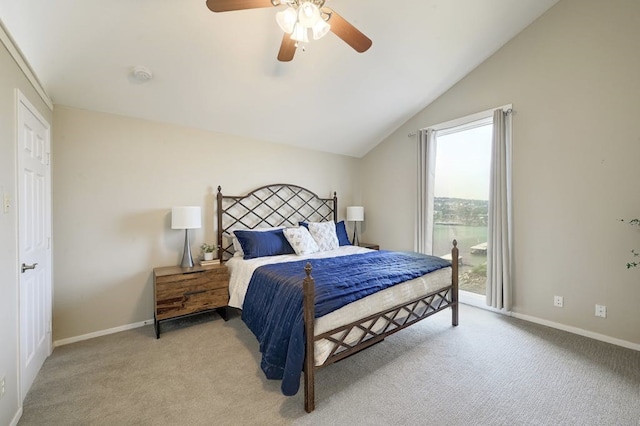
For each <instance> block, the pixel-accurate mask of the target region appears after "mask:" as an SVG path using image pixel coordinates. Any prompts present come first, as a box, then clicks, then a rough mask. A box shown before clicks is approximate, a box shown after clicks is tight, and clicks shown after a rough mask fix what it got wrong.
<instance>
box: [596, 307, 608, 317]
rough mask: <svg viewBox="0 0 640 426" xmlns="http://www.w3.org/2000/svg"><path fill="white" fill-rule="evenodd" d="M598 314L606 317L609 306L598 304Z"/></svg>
mask: <svg viewBox="0 0 640 426" xmlns="http://www.w3.org/2000/svg"><path fill="white" fill-rule="evenodd" d="M596 316H597V317H602V318H606V317H607V307H606V306H604V305H596Z"/></svg>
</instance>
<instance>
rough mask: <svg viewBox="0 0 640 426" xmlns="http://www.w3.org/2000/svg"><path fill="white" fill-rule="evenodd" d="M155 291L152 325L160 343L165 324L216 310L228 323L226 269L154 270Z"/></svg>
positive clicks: (217, 266)
mask: <svg viewBox="0 0 640 426" xmlns="http://www.w3.org/2000/svg"><path fill="white" fill-rule="evenodd" d="M153 289H154V302H155V303H154V306H155V311H154V315H153V319H154V324H153V325H154V327H155V330H156V338H157V339H159V338H160V323H161V322H162V321H166V320H171V319H175V318H179V317H184V316H187V315H194V314H200V313H203V312H209V311H212V310H217V311H218V313H219V314H220V316H221V317H222V318H224V320H225V321H226V320H227V312H226V309H225V307H226V306H227V304H228V303H229V272H228V271H227V267H226V266H225V265H221V264H217V265H208V266H200V265H196V266H194V267H193V268H182V267H180V266H166V267H162V268H154V270H153Z"/></svg>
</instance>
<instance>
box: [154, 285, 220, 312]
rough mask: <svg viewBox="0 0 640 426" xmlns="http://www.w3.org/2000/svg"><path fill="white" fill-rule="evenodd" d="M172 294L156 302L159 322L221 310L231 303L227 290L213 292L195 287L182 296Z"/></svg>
mask: <svg viewBox="0 0 640 426" xmlns="http://www.w3.org/2000/svg"><path fill="white" fill-rule="evenodd" d="M171 293H172V294H171V295H170V296H169V295H168V294H167V297H162V298H158V300H157V301H156V318H157V319H158V320H163V319H167V318H173V317H177V316H180V315H188V314H192V313H194V312H200V311H204V310H207V309H215V308H219V307H222V306H226V305H227V303H228V302H229V292H228V290H227V289H226V288H220V289H215V290H212V289H206V288H200V289H198V288H197V287H193V288H192V289H189V290H187V291H184V292H182V293H181V294H173V293H175V292H171Z"/></svg>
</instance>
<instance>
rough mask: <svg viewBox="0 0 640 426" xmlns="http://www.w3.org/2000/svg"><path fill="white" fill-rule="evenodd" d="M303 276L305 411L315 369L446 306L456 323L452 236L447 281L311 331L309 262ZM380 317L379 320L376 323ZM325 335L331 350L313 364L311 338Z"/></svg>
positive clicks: (311, 396)
mask: <svg viewBox="0 0 640 426" xmlns="http://www.w3.org/2000/svg"><path fill="white" fill-rule="evenodd" d="M305 272H306V277H305V279H304V282H303V289H304V301H303V304H304V306H303V309H304V327H305V329H304V330H305V360H304V409H305V411H306V412H307V413H310V412H312V411H313V410H314V409H315V370H316V369H317V368H321V367H324V366H326V365H329V364H332V363H334V362H337V361H340V360H341V359H344V358H346V357H348V356H350V355H353V354H354V353H356V352H359V351H361V350H363V349H365V348H368V347H369V346H372V345H374V344H376V343H378V342H380V341H382V340H383V339H384V338H385V337H386V336H389V335H390V334H393V333H395V332H397V331H399V330H401V329H403V328H405V327H408V326H410V325H412V324H414V323H416V322H418V321H420V320H423V319H425V318H427V317H429V316H431V315H433V314H435V313H437V312H440V311H442V310H444V309H446V308H451V309H452V317H451V323H452V325H454V326H457V325H458V243H457V241H456V240H453V248H452V249H451V285H450V286H447V287H444V288H441V289H439V290H437V291H434V292H431V293H429V294H427V295H425V296H422V297H419V298H417V299H414V300H411V301H409V302H408V303H405V304H402V305H398V306H395V307H393V308H391V309H388V310H385V311H383V312H379V313H377V314H374V315H370V316H368V317H366V318H363V319H361V320H358V321H356V322H353V323H351V324H347V325H344V326H341V327H338V328H336V329H333V330H330V331H327V332H325V333H322V334H320V335H318V336H316V335H315V331H314V323H315V283H314V280H313V277H312V276H311V272H312V268H311V264H309V263H307V265H306V267H305ZM380 321H382V323H380ZM376 324H384V327H382V330H377V329H378V328H379V326H378V327H376V329H374V325H376ZM353 330H358V331H359V332H360V333H361V337H360V338H359V339H358V340H357V342H356V343H348V342H347V341H346V338H347V336H349V334H350V333H351V331H353ZM321 339H327V340H329V341H331V342H332V343H333V345H334V346H333V350H332V352H331V354H330V355H329V356H328V358H327V359H326V360H325V361H324V363H323V364H322V365H318V366H316V365H315V345H314V344H315V342H316V341H317V340H321Z"/></svg>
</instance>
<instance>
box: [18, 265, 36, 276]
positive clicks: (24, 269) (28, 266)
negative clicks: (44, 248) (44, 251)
mask: <svg viewBox="0 0 640 426" xmlns="http://www.w3.org/2000/svg"><path fill="white" fill-rule="evenodd" d="M36 266H38V264H37V263H34V264H33V265H27V264H26V263H23V264H22V273H23V274H24V273H25V271H26V270H27V269H36Z"/></svg>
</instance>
